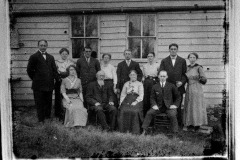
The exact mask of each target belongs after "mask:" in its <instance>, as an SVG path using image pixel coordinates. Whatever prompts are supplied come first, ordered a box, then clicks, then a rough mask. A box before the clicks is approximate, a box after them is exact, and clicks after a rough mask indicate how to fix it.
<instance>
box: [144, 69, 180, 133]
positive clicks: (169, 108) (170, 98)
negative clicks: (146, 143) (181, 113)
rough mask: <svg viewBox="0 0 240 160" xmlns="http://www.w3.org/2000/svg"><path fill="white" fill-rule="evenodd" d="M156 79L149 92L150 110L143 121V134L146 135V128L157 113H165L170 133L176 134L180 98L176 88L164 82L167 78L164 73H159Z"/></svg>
mask: <svg viewBox="0 0 240 160" xmlns="http://www.w3.org/2000/svg"><path fill="white" fill-rule="evenodd" d="M158 78H159V80H160V82H159V83H157V84H155V85H154V86H153V88H152V91H151V97H150V103H151V108H150V109H149V110H148V112H147V114H146V117H145V118H144V121H143V125H142V128H143V134H145V133H146V130H147V129H148V126H149V125H150V123H151V121H152V119H153V118H154V117H155V115H156V114H157V113H159V112H160V113H164V112H165V113H167V115H168V117H169V119H170V123H171V127H172V131H173V132H174V133H177V132H178V120H177V108H178V106H179V105H180V102H181V96H180V94H179V92H178V90H177V87H176V86H175V85H173V84H172V83H169V82H167V81H166V79H167V78H168V76H167V72H166V71H160V72H159V75H158Z"/></svg>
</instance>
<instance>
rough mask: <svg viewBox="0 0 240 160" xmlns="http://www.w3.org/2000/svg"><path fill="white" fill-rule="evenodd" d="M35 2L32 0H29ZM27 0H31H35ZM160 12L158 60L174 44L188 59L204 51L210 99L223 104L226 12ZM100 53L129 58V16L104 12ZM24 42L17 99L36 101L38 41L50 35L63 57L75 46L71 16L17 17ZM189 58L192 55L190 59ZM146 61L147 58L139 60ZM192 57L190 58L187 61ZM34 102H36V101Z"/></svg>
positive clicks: (53, 49)
mask: <svg viewBox="0 0 240 160" xmlns="http://www.w3.org/2000/svg"><path fill="white" fill-rule="evenodd" d="M29 2H30V1H29ZM29 2H26V3H29ZM156 16H157V41H156V43H157V44H156V46H157V49H156V51H157V52H156V59H157V61H159V63H160V62H161V60H162V59H163V58H165V57H167V56H168V55H169V52H168V45H169V44H170V43H177V44H178V45H179V53H178V54H179V56H181V57H183V58H187V56H188V54H189V53H191V52H197V53H198V54H199V60H198V63H199V64H201V65H203V66H204V70H205V73H206V76H207V78H208V83H207V85H204V86H203V89H204V96H205V98H206V102H207V104H218V103H221V101H222V93H221V92H222V89H224V88H225V85H226V81H225V69H224V65H223V62H222V56H223V53H224V46H223V42H224V29H223V19H224V12H223V11H207V12H203V11H192V12H191V13H190V12H187V11H185V12H163V13H162V12H161V13H156ZM99 21H100V24H99V26H100V28H99V29H100V31H99V32H100V37H99V38H100V39H99V48H100V50H99V52H100V56H99V57H101V55H102V54H103V53H111V54H112V61H111V63H112V64H113V65H114V66H117V64H118V63H119V62H120V61H121V60H122V59H123V51H124V50H125V49H126V46H127V15H126V14H111V15H107V14H103V15H100V19H99ZM16 27H17V28H18V30H19V33H20V35H19V37H20V42H21V43H23V44H24V46H23V47H22V48H20V49H15V50H12V55H11V57H12V71H11V73H12V77H13V78H18V77H21V81H20V82H17V83H14V84H13V89H14V90H13V102H16V103H18V105H22V104H25V103H24V102H28V103H29V102H33V101H32V100H33V95H32V90H31V89H30V87H31V80H30V78H29V77H28V76H27V73H26V66H27V63H28V59H29V57H30V55H31V54H33V53H35V52H36V51H37V49H38V48H37V41H38V40H39V39H46V40H48V42H49V48H48V50H47V51H48V53H50V54H52V55H53V56H54V57H55V59H58V58H59V54H58V52H59V50H60V49H61V48H62V47H67V48H70V44H71V43H70V36H69V30H70V28H69V27H70V22H69V16H67V15H66V16H46V17H22V18H18V19H17V24H16ZM186 60H187V59H186ZM137 61H138V62H140V65H141V67H142V65H143V64H144V63H145V62H146V60H137ZM187 61H188V60H187ZM30 104H33V103H30Z"/></svg>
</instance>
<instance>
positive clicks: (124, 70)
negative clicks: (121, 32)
mask: <svg viewBox="0 0 240 160" xmlns="http://www.w3.org/2000/svg"><path fill="white" fill-rule="evenodd" d="M124 57H125V60H124V61H122V62H120V63H119V64H118V66H117V78H118V83H117V87H116V88H117V89H118V93H120V92H121V91H122V88H123V85H124V84H125V83H126V82H127V81H129V80H130V78H129V72H130V71H131V70H135V71H136V72H137V80H138V81H141V80H142V76H143V73H142V70H141V69H140V66H139V64H138V63H137V62H135V61H133V60H132V51H131V50H125V51H124Z"/></svg>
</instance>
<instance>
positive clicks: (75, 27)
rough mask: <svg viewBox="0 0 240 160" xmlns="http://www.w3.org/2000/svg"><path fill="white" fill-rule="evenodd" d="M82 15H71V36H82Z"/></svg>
mask: <svg viewBox="0 0 240 160" xmlns="http://www.w3.org/2000/svg"><path fill="white" fill-rule="evenodd" d="M83 23H84V22H83V16H74V17H72V36H73V37H83V36H84V30H83V27H84V25H83Z"/></svg>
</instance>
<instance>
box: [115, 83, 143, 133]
mask: <svg viewBox="0 0 240 160" xmlns="http://www.w3.org/2000/svg"><path fill="white" fill-rule="evenodd" d="M143 95H144V91H143V84H142V83H141V82H139V81H135V82H131V81H128V82H126V83H125V84H124V86H123V90H122V92H121V97H120V104H121V106H120V111H119V117H118V125H119V131H120V132H130V133H134V134H140V133H141V125H142V122H143ZM134 101H137V102H138V103H137V104H136V105H135V106H132V105H131V104H132V102H134Z"/></svg>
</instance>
